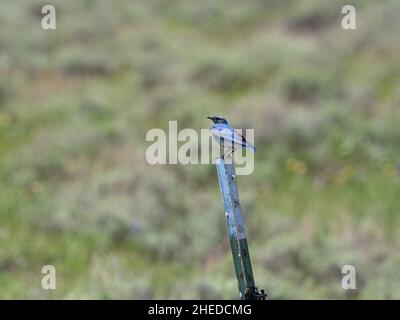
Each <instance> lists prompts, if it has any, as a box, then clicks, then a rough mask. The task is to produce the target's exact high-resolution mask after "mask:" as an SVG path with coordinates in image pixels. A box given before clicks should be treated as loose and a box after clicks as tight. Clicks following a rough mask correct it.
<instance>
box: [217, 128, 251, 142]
mask: <svg viewBox="0 0 400 320" xmlns="http://www.w3.org/2000/svg"><path fill="white" fill-rule="evenodd" d="M211 133H212V134H213V135H214V136H215V137H218V138H222V139H224V140H226V141H229V142H233V143H236V144H239V145H243V144H246V139H244V137H243V136H241V135H240V134H239V133H237V132H236V131H235V130H233V129H232V128H228V127H222V126H221V127H216V126H214V127H213V128H212V129H211ZM243 139H244V140H243Z"/></svg>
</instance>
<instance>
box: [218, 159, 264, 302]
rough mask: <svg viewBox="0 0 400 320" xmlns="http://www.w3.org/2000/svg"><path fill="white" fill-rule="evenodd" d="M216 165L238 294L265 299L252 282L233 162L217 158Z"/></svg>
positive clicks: (254, 298)
mask: <svg viewBox="0 0 400 320" xmlns="http://www.w3.org/2000/svg"><path fill="white" fill-rule="evenodd" d="M216 165H217V172H218V180H219V186H220V189H221V194H222V198H223V200H224V207H225V215H226V223H227V227H228V233H229V239H230V243H231V249H232V256H233V265H234V268H235V273H236V278H237V280H238V288H239V292H240V296H241V298H242V299H243V300H265V297H266V294H265V293H264V290H261V293H259V292H258V290H257V288H256V286H255V283H254V278H253V270H252V267H251V260H250V254H249V249H248V245H247V236H246V228H245V225H244V220H243V215H242V209H241V207H240V202H239V193H238V188H237V185H236V179H235V169H234V166H233V163H225V161H224V160H223V159H217V160H216Z"/></svg>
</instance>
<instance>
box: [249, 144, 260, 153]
mask: <svg viewBox="0 0 400 320" xmlns="http://www.w3.org/2000/svg"><path fill="white" fill-rule="evenodd" d="M246 149H249V150H250V151H251V152H256V151H257V150H258V149H257V148H256V147H255V146H252V145H251V144H246Z"/></svg>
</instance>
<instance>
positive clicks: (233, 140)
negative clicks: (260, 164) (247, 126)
mask: <svg viewBox="0 0 400 320" xmlns="http://www.w3.org/2000/svg"><path fill="white" fill-rule="evenodd" d="M207 118H208V119H210V120H211V121H212V122H214V125H213V126H212V127H211V129H210V131H211V134H212V135H213V137H214V139H215V140H216V141H217V142H218V143H219V144H220V145H221V146H222V147H227V148H228V151H227V152H226V153H224V154H223V156H222V158H225V157H226V156H228V155H230V154H231V153H233V152H235V150H236V149H237V148H238V147H242V148H246V149H248V150H250V151H252V152H256V150H257V149H256V147H254V146H253V145H251V144H250V143H248V142H247V141H246V138H245V137H243V136H242V135H241V134H239V133H238V132H236V131H235V129H234V128H232V127H231V126H230V125H229V123H228V121H226V119H224V118H222V117H219V116H212V117H207Z"/></svg>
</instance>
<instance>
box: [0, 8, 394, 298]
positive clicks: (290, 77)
mask: <svg viewBox="0 0 400 320" xmlns="http://www.w3.org/2000/svg"><path fill="white" fill-rule="evenodd" d="M52 4H53V5H55V7H56V9H57V29H56V30H53V31H43V30H42V29H41V27H40V26H41V24H40V23H41V18H42V16H41V7H42V5H43V3H42V2H41V1H37V0H33V1H29V2H28V1H13V2H10V1H9V2H7V4H6V3H5V2H4V3H3V4H1V5H0V6H1V9H0V181H1V184H0V242H1V249H0V288H1V290H0V298H20V299H32V298H35V299H55V298H57V299H71V298H78V299H87V298H94V299H98V298H100V299H101V298H113V299H116V298H122V299H142V298H167V299H181V298H184V299H186V298H196V299H197V298H237V288H236V280H235V276H234V271H233V265H232V257H231V254H230V249H229V242H228V237H227V235H226V226H225V221H224V213H223V207H222V201H221V198H220V193H219V189H218V182H217V178H216V169H215V167H214V166H213V165H190V166H182V165H160V166H150V165H148V164H147V163H146V161H145V151H146V148H147V146H148V143H147V142H146V141H145V136H146V132H147V131H148V130H149V129H151V128H155V127H158V128H162V129H166V130H167V128H168V120H177V121H178V126H179V127H180V128H186V127H187V128H194V129H195V130H198V131H200V129H201V128H206V127H208V126H209V125H210V123H209V121H208V120H207V119H205V117H206V116H207V115H211V114H218V115H223V116H225V117H226V118H227V119H229V120H230V122H231V123H232V124H233V125H234V126H235V127H238V128H246V127H249V128H254V129H255V136H256V137H255V142H256V145H257V146H258V147H259V148H260V150H261V151H260V152H258V153H257V154H256V157H255V170H254V173H253V174H252V175H250V176H241V177H239V178H238V184H239V191H240V196H241V202H242V207H243V211H244V214H245V219H246V225H247V228H248V237H249V245H250V251H251V255H252V261H253V268H254V275H255V279H256V283H257V285H258V286H259V287H260V288H264V289H266V291H267V292H268V294H269V296H270V297H271V298H272V299H299V298H306V299H313V298H324V299H325V298H328V299H331V298H333V299H336V298H339V299H343V298H351V299H354V298H355V299H370V298H378V299H383V298H397V299H399V298H400V281H398V280H399V273H398V266H399V263H400V257H399V255H398V252H399V247H400V237H399V233H398V230H399V227H400V217H399V214H398V213H399V208H400V197H399V194H400V180H399V179H400V162H399V161H400V159H399V154H400V144H399V141H400V130H399V122H400V113H399V103H400V89H399V88H400V60H399V53H400V46H399V41H398V35H399V34H400V20H399V19H398V12H399V11H400V2H399V1H397V0H384V1H372V0H362V1H361V0H354V1H352V4H353V5H354V6H355V7H356V9H357V30H349V31H345V30H343V29H342V28H341V25H340V21H341V17H342V15H341V13H340V10H341V7H342V5H344V4H347V2H346V3H345V2H344V1H341V0H336V1H330V2H329V3H328V2H327V1H325V2H322V1H317V0H313V1H310V0H306V1H295V0H287V1H275V0H252V1H239V0H229V1H228V0H220V1H214V0H204V1H188V0H176V1H175V0H174V1H166V0H153V1H118V2H111V1H106V0H98V1H94V0H93V1H91V0H85V1H61V0H57V1H56V0H54V1H52ZM47 264H51V265H54V266H55V267H56V270H57V289H56V290H48V291H46V290H43V289H42V288H41V279H42V274H41V268H42V266H43V265H47ZM346 264H352V265H354V266H355V267H356V270H357V289H356V290H343V289H342V288H341V279H342V276H343V275H342V274H341V268H342V266H344V265H346Z"/></svg>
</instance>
